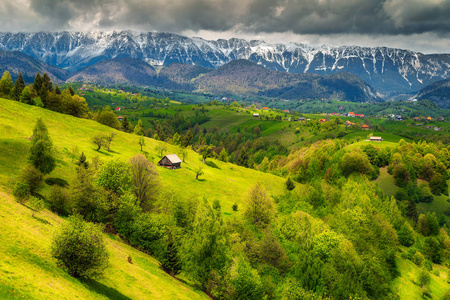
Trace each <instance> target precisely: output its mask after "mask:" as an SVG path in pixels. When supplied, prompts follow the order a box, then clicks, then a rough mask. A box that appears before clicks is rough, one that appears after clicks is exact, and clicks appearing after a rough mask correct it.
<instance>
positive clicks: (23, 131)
mask: <svg viewBox="0 0 450 300" xmlns="http://www.w3.org/2000/svg"><path fill="white" fill-rule="evenodd" d="M39 117H40V118H42V119H43V120H44V122H45V124H46V125H47V127H48V130H49V134H50V137H51V138H52V140H53V144H54V146H55V154H56V157H57V168H56V169H55V170H54V171H53V172H52V173H51V174H49V175H48V176H47V177H52V178H60V179H63V180H66V181H67V182H68V183H69V184H70V183H71V182H72V180H73V178H74V176H75V172H76V170H75V164H74V162H73V157H74V156H73V154H77V155H79V154H80V153H81V152H84V153H85V154H86V156H87V158H88V160H91V159H92V158H94V157H98V159H100V160H101V161H107V160H110V159H121V160H124V161H127V160H128V159H129V158H130V157H131V156H133V155H135V154H137V153H139V152H140V149H139V145H138V140H139V138H138V136H136V135H132V134H127V133H123V132H120V131H115V130H113V129H111V128H109V127H106V126H103V125H101V124H98V123H96V122H94V121H90V120H85V119H77V118H74V117H71V116H67V115H63V114H58V113H55V112H51V111H48V110H44V109H41V108H38V107H34V106H28V105H25V104H21V103H18V102H14V101H10V100H4V99H0V153H1V155H0V188H1V194H0V198H1V200H2V201H1V203H0V220H1V222H2V224H3V225H2V230H0V252H1V253H2V254H3V255H2V258H1V259H0V295H1V297H0V298H1V299H74V298H79V299H107V298H110V299H201V298H206V296H205V295H204V294H203V293H202V292H199V291H197V290H195V289H194V288H193V287H191V286H189V284H188V283H183V282H180V281H178V280H176V279H174V278H172V277H170V276H168V275H167V274H165V273H164V272H163V271H161V270H160V269H159V267H158V262H157V261H156V260H155V259H153V258H152V257H150V256H147V255H145V254H143V253H140V252H138V251H136V250H134V249H133V248H131V247H129V246H127V245H125V244H123V243H122V242H121V241H120V240H118V238H117V237H114V236H109V238H108V239H107V241H108V248H109V250H110V252H111V267H110V268H109V269H108V271H107V273H106V276H105V277H103V278H100V279H96V280H90V281H80V280H76V279H74V278H72V277H70V276H68V275H67V274H66V273H65V272H64V271H62V270H61V269H60V268H58V267H57V266H56V263H55V261H54V260H53V259H52V258H51V256H50V252H49V249H50V243H51V237H52V234H53V232H54V231H55V229H56V228H57V227H58V224H59V223H60V222H61V221H62V219H61V218H59V217H58V216H56V215H54V214H52V213H51V212H49V211H47V210H45V211H43V212H41V213H39V214H38V215H36V217H32V216H31V211H30V210H29V209H28V208H27V207H26V206H23V205H20V204H18V203H17V202H15V200H14V199H13V198H12V197H11V196H10V187H11V182H12V181H13V180H14V179H15V178H16V177H17V176H18V174H19V173H20V170H21V168H22V167H23V166H25V165H26V163H27V156H28V151H29V147H30V141H29V137H30V136H31V135H32V130H33V127H34V124H35V122H36V119H37V118H39ZM109 132H115V133H116V137H115V140H114V142H113V143H112V146H111V152H107V151H105V150H103V149H101V150H100V151H99V152H97V151H96V150H95V149H96V147H95V145H94V144H93V143H92V142H91V140H92V137H93V136H95V135H97V134H105V133H109ZM161 143H162V142H159V141H155V140H153V139H147V138H146V145H145V146H144V152H146V154H147V156H148V157H149V159H150V160H151V161H152V162H154V163H157V162H158V161H159V159H160V156H159V150H158V149H157V148H158V145H160V144H161ZM179 150H180V149H179V148H178V147H175V146H173V145H167V150H166V151H165V152H164V153H163V154H169V153H179ZM200 166H202V167H203V171H204V175H202V176H201V177H200V180H196V179H195V169H197V168H198V167H200ZM158 172H159V175H160V181H161V186H162V190H163V192H165V193H166V192H167V191H170V192H169V193H173V194H175V195H176V196H177V197H184V198H191V199H194V200H198V201H200V200H201V199H202V198H204V197H206V198H208V199H209V200H211V201H212V200H216V199H217V200H219V201H220V203H221V205H222V212H223V214H224V216H225V217H226V216H229V215H231V214H232V205H233V204H234V203H237V204H238V207H239V211H238V214H240V213H241V212H242V211H243V209H242V208H243V207H244V201H245V197H246V195H247V192H248V190H249V189H250V187H251V186H253V185H254V184H256V183H257V182H261V183H262V184H263V185H264V186H265V187H266V188H267V189H268V190H269V193H270V194H272V195H278V194H281V193H283V192H284V181H285V179H284V178H281V177H277V176H275V175H272V174H266V173H262V172H258V171H255V170H251V169H246V168H243V167H239V166H236V165H233V164H228V163H223V162H221V161H217V160H214V159H208V160H207V162H206V164H205V165H204V164H203V163H202V161H201V157H200V156H199V155H198V154H197V153H195V152H193V151H189V152H188V156H187V158H186V162H185V163H182V168H181V169H178V170H168V169H165V168H158ZM48 190H49V187H48V186H46V188H44V190H43V192H42V194H43V196H45V195H46V194H47V193H48ZM128 255H131V257H132V258H133V262H134V263H133V264H129V263H128V262H127V257H128ZM181 278H183V277H181Z"/></svg>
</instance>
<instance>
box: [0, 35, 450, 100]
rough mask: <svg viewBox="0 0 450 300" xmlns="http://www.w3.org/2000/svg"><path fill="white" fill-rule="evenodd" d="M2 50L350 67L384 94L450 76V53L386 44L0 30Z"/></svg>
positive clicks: (91, 59)
mask: <svg viewBox="0 0 450 300" xmlns="http://www.w3.org/2000/svg"><path fill="white" fill-rule="evenodd" d="M0 50H9V51H21V52H23V53H26V54H28V55H30V56H32V57H34V58H37V59H39V60H41V61H44V62H46V63H47V64H50V65H54V66H58V67H61V68H65V69H68V70H71V71H73V70H78V69H80V68H83V67H86V66H90V65H93V64H94V63H96V62H99V61H101V60H104V59H110V58H118V57H131V58H138V59H142V60H144V61H146V62H147V63H149V64H151V65H165V66H166V65H169V64H171V63H175V62H176V63H184V64H192V65H198V66H203V67H208V68H217V67H219V66H222V65H224V64H226V63H228V62H230V61H232V60H236V59H248V60H250V61H252V62H255V63H257V64H259V65H262V66H264V67H266V68H268V69H272V70H279V71H287V72H290V73H316V74H320V75H326V74H333V73H338V72H343V71H347V72H350V73H353V74H355V75H357V76H359V77H361V78H362V79H364V80H365V81H366V82H368V83H369V84H371V85H372V86H373V87H375V88H376V89H377V90H379V91H381V92H383V93H391V92H392V93H398V92H410V91H416V90H419V89H420V88H422V87H424V86H425V85H427V84H430V83H432V82H434V81H437V80H442V79H445V78H448V77H450V55H449V54H439V55H425V54H421V53H417V52H412V51H409V50H401V49H393V48H386V47H375V48H367V47H357V46H330V45H324V46H318V47H312V46H308V45H304V44H297V43H289V44H267V43H265V42H264V41H257V40H256V41H246V40H242V39H236V38H232V39H229V40H223V39H220V40H216V41H207V40H204V39H202V38H189V37H186V36H181V35H177V34H172V33H153V32H149V33H138V32H132V31H120V32H117V31H114V32H67V31H64V32H56V33H51V32H39V33H0Z"/></svg>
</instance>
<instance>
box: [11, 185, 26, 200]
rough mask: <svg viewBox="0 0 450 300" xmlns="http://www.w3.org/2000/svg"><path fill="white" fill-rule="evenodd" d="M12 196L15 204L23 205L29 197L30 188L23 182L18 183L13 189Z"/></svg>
mask: <svg viewBox="0 0 450 300" xmlns="http://www.w3.org/2000/svg"><path fill="white" fill-rule="evenodd" d="M13 195H14V197H15V198H16V200H17V202H19V203H24V202H25V201H27V200H28V197H29V196H30V186H29V185H28V184H27V183H25V182H18V183H17V184H16V185H15V186H14V188H13Z"/></svg>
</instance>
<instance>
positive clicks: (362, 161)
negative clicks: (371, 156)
mask: <svg viewBox="0 0 450 300" xmlns="http://www.w3.org/2000/svg"><path fill="white" fill-rule="evenodd" d="M341 170H342V175H344V176H346V177H348V176H349V175H350V174H352V173H360V174H366V175H368V174H370V173H372V172H373V168H372V166H371V165H370V162H369V160H368V159H367V156H366V155H364V154H362V153H360V152H357V151H353V152H351V153H346V154H344V156H343V157H342V161H341Z"/></svg>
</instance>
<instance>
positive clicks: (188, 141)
mask: <svg viewBox="0 0 450 300" xmlns="http://www.w3.org/2000/svg"><path fill="white" fill-rule="evenodd" d="M193 138H194V135H193V134H192V131H191V130H190V129H188V131H187V132H186V134H185V135H183V138H182V139H181V143H182V146H183V147H187V146H189V145H190V144H191V141H192V139H193Z"/></svg>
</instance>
